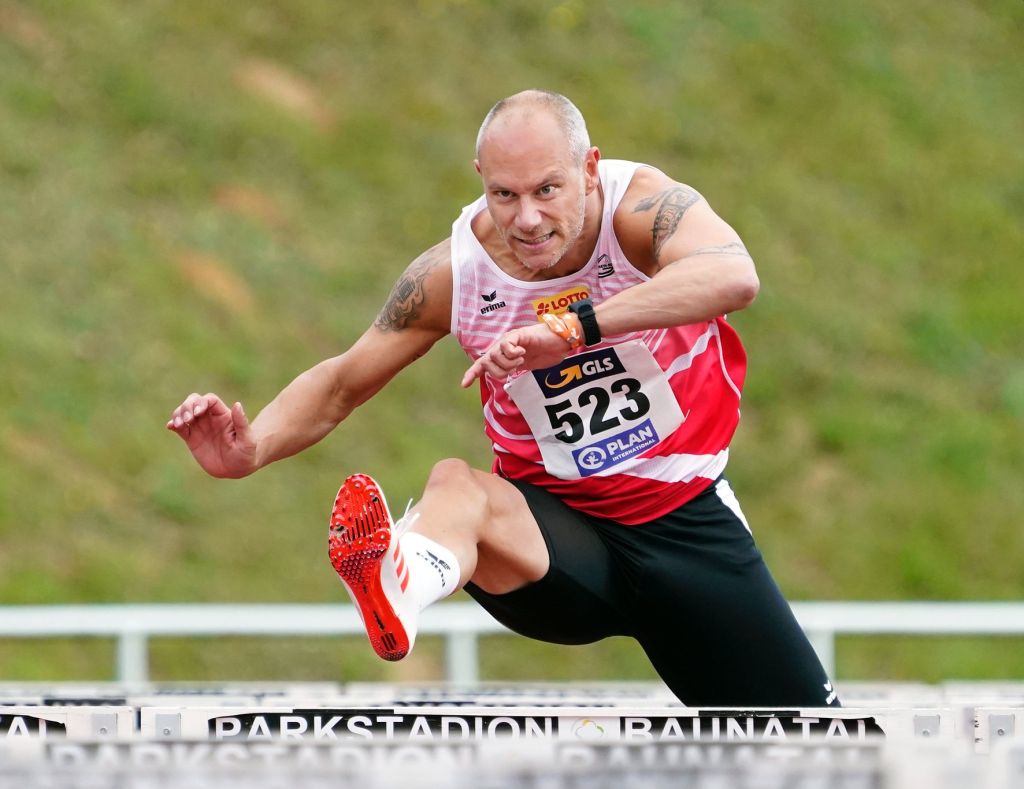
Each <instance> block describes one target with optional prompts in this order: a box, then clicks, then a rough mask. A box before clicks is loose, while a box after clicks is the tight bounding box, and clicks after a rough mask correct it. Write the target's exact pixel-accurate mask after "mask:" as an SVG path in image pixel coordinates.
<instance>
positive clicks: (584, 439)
mask: <svg viewBox="0 0 1024 789" xmlns="http://www.w3.org/2000/svg"><path fill="white" fill-rule="evenodd" d="M505 391H506V392H507V393H508V395H509V397H510V398H511V399H512V401H513V402H514V403H515V404H516V406H517V407H518V408H519V410H520V412H522V414H523V417H524V418H525V419H526V422H527V424H529V425H530V430H531V432H532V433H533V435H534V438H536V439H537V444H538V446H539V447H540V452H541V456H542V457H543V459H544V468H545V469H547V472H548V473H549V474H551V475H552V476H554V477H558V478H559V479H580V478H582V477H589V476H593V475H594V474H602V473H608V472H613V471H614V470H615V468H616V467H617V466H619V465H621V464H622V463H624V462H626V461H627V460H629V459H630V458H633V457H636V456H637V455H639V454H641V453H643V452H646V451H647V450H648V449H650V448H651V447H653V446H656V445H657V444H659V443H661V441H662V440H663V439H664V438H665V437H667V436H668V435H670V434H671V433H672V432H673V431H674V430H675V429H676V428H677V427H679V426H680V425H681V424H682V423H683V419H684V417H683V412H682V410H681V409H680V408H679V403H678V402H677V401H676V398H675V396H674V395H673V394H672V389H671V387H669V385H668V379H667V378H666V376H665V372H664V371H663V370H662V369H661V368H660V367H659V366H658V363H657V362H656V361H655V360H654V357H653V356H652V355H651V352H650V350H649V349H648V348H647V346H646V345H644V344H643V342H641V341H640V340H632V341H630V342H626V343H623V344H621V345H615V346H611V347H607V348H598V349H596V350H593V351H586V352H584V353H580V354H577V355H575V356H570V357H568V358H567V359H563V360H562V361H561V362H559V363H558V364H557V365H555V366H554V367H548V368H547V369H544V370H532V371H530V372H529V373H526V374H524V375H520V376H518V377H517V378H515V379H514V380H512V381H510V382H508V383H506V384H505Z"/></svg>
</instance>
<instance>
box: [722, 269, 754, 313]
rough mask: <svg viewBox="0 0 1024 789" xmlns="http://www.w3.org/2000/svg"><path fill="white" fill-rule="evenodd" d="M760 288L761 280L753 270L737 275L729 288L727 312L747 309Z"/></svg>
mask: <svg viewBox="0 0 1024 789" xmlns="http://www.w3.org/2000/svg"><path fill="white" fill-rule="evenodd" d="M760 290H761V281H760V280H759V279H758V278H757V274H756V273H755V272H754V271H753V270H751V271H749V272H746V273H745V274H744V275H743V276H740V277H737V278H736V280H735V281H734V282H733V283H732V287H730V289H729V298H728V302H729V308H728V309H727V310H726V312H738V311H739V310H743V309H746V308H747V307H749V306H750V305H751V304H753V303H754V299H756V298H757V294H758V291H760Z"/></svg>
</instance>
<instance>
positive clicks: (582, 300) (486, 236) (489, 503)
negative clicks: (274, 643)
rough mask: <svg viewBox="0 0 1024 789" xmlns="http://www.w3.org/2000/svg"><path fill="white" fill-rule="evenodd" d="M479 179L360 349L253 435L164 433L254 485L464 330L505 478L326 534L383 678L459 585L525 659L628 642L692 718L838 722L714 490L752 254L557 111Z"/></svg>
mask: <svg viewBox="0 0 1024 789" xmlns="http://www.w3.org/2000/svg"><path fill="white" fill-rule="evenodd" d="M476 156H477V158H476V162H475V165H476V169H477V172H478V173H479V174H480V176H481V179H482V182H483V188H484V195H483V196H482V197H481V198H480V199H479V200H477V201H476V202H475V203H473V204H472V205H470V206H467V207H466V208H465V209H464V210H463V212H462V215H461V216H460V217H459V218H458V219H457V220H456V222H455V223H454V225H453V229H452V235H451V237H450V238H448V239H446V240H444V241H442V242H441V243H439V244H437V245H436V246H434V247H433V248H431V249H429V250H427V251H426V252H424V253H423V254H422V255H421V256H420V257H419V258H417V259H416V260H415V261H414V262H413V263H412V264H411V265H410V266H409V267H408V268H407V269H406V271H405V273H404V274H403V275H402V277H401V278H400V279H399V281H398V283H397V284H396V286H395V288H394V289H393V291H392V293H391V295H390V297H389V299H388V301H387V303H386V304H385V306H384V308H383V309H382V310H381V312H380V314H379V315H378V316H377V319H376V320H375V322H374V324H373V326H371V327H370V328H369V329H368V330H367V331H366V333H365V334H363V336H362V337H361V338H360V339H359V340H358V341H357V342H356V343H355V344H354V345H353V346H352V347H351V348H350V349H349V350H347V351H346V352H345V353H343V354H341V355H340V356H337V357H335V358H332V359H328V360H326V361H324V362H322V363H320V364H319V365H317V366H315V367H313V368H312V369H310V370H308V371H307V372H305V373H303V374H302V375H300V376H299V377H298V378H296V379H295V381H293V382H292V383H291V384H289V385H288V386H287V387H286V388H285V389H284V390H283V391H282V392H281V393H280V394H279V395H278V396H277V397H276V398H275V399H274V400H273V401H272V402H271V403H270V404H269V405H268V406H267V407H266V408H265V409H264V410H263V411H262V412H261V413H260V414H259V416H258V417H257V418H256V419H255V420H254V421H253V422H252V423H251V424H250V423H249V422H248V420H247V418H246V416H245V414H244V412H243V410H242V407H241V405H240V404H239V403H235V404H234V406H233V407H231V408H228V406H227V405H225V404H224V403H223V402H222V401H221V400H220V398H218V397H217V396H216V395H213V394H208V395H205V396H200V395H198V394H193V395H190V396H189V397H188V398H186V400H185V401H184V402H183V403H182V404H181V405H180V406H179V407H178V408H177V409H176V410H175V412H174V413H173V415H172V417H171V420H170V421H169V422H168V428H169V429H171V430H173V431H175V432H177V433H178V434H179V435H180V436H181V437H182V438H183V439H184V440H185V442H186V443H187V444H188V447H189V449H190V450H191V451H192V453H193V455H194V456H195V459H196V460H197V461H198V462H199V464H200V465H201V466H202V467H203V468H204V469H206V471H208V472H209V473H210V474H212V475H214V476H217V477H242V476H245V475H247V474H250V473H252V472H253V471H256V470H257V469H259V468H261V467H263V466H265V465H267V464H268V463H271V462H273V461H276V460H280V459H281V458H284V457H288V456H289V455H292V454H295V453H296V452H300V451H301V450H303V449H305V448H306V447H308V446H310V445H311V444H314V443H315V442H317V441H319V440H320V439H321V438H323V437H324V436H326V435H327V434H328V433H329V432H330V431H331V430H333V429H334V428H335V427H336V426H337V425H338V424H339V423H340V422H341V421H342V420H343V419H345V418H346V417H348V415H349V414H350V413H351V412H352V410H353V409H354V408H355V407H356V406H358V405H360V404H361V403H363V402H365V401H366V400H368V399H369V398H370V397H372V396H373V395H374V394H376V393H377V392H378V391H379V390H380V389H381V388H382V387H383V386H384V385H385V384H387V382H388V381H389V380H390V379H391V378H392V377H393V376H394V375H395V374H396V373H398V372H399V371H400V370H401V369H402V368H404V367H405V366H406V365H408V364H410V363H411V362H412V361H413V360H415V359H417V358H418V357H420V356H422V355H423V354H425V353H426V352H427V351H428V350H429V349H430V348H431V346H433V344H434V343H435V342H437V341H438V340H439V339H441V338H442V337H444V336H445V335H446V334H449V333H452V334H454V335H455V338H456V339H457V340H458V342H459V343H460V344H461V345H462V347H463V348H464V349H465V350H466V352H467V353H468V354H469V356H470V358H471V359H472V360H473V361H472V364H471V366H470V367H469V369H468V370H467V371H466V373H465V375H464V377H463V379H462V386H464V387H466V386H470V385H471V384H472V383H473V382H474V381H479V382H480V383H479V385H480V390H481V397H482V401H483V411H484V420H485V431H486V433H487V435H488V437H489V438H490V439H491V441H492V442H493V446H494V451H495V462H494V468H493V471H492V472H484V471H479V470H474V469H471V468H470V467H469V466H468V465H467V464H466V463H464V462H462V461H460V460H453V459H448V460H442V461H441V462H439V463H438V464H437V465H436V466H434V468H433V470H432V471H431V473H430V476H429V479H428V481H427V485H426V488H425V490H424V492H423V496H422V498H421V499H420V501H419V502H418V503H417V504H416V505H415V507H413V508H412V509H411V510H410V511H409V512H408V513H407V514H406V516H405V517H403V518H402V519H401V520H400V521H399V523H398V524H395V523H393V522H392V520H391V516H390V514H389V512H388V509H387V505H386V503H385V499H384V495H383V493H382V492H381V491H380V489H379V487H378V486H377V484H376V483H375V482H374V481H373V480H372V479H371V478H370V477H367V476H365V475H359V474H357V475H354V476H352V477H350V478H349V479H347V480H346V481H345V484H344V485H342V488H341V490H340V491H339V493H338V497H337V500H336V501H335V505H334V509H333V511H332V514H331V529H330V534H329V547H330V558H331V561H332V564H333V565H334V567H335V570H336V571H337V572H338V574H339V576H340V577H341V579H342V581H343V582H344V583H345V586H346V588H347V589H348V591H349V594H350V595H351V597H352V599H353V601H354V602H355V604H356V605H357V607H358V609H359V611H360V614H361V615H362V617H363V621H364V624H365V625H366V629H367V635H368V636H369V638H370V641H371V644H372V645H373V647H374V649H375V650H376V651H377V653H378V654H379V655H381V656H382V657H384V658H387V659H399V658H401V657H403V656H404V655H405V654H407V653H408V651H409V650H410V649H412V647H413V644H414V641H415V635H416V620H417V616H418V614H419V611H420V610H422V608H424V607H425V606H426V605H429V604H430V603H431V602H433V601H435V600H437V599H439V598H441V597H444V596H447V595H449V594H451V593H452V592H454V591H455V590H456V589H459V588H463V587H465V588H466V590H467V591H468V592H469V594H470V595H472V596H473V597H474V598H475V599H476V600H477V601H479V602H480V603H481V604H482V605H483V606H484V607H485V608H487V610H489V611H491V612H492V613H493V614H494V615H495V617H496V618H498V619H499V620H500V621H502V622H503V623H505V624H506V625H508V626H509V627H510V628H511V629H513V630H515V631H517V632H520V633H522V634H525V635H527V636H530V637H533V638H538V639H542V640H545V641H551V642H556V643H564V644H577V643H589V642H593V641H596V640H598V639H601V638H604V637H606V636H610V635H629V636H633V637H634V638H636V639H637V640H638V641H639V643H640V644H641V645H642V647H643V648H644V650H645V651H646V652H647V654H648V656H649V657H650V659H651V661H652V663H653V665H654V667H655V669H656V670H657V671H658V673H659V674H660V675H661V677H662V678H663V679H664V680H665V681H666V683H667V684H668V685H669V687H670V688H671V689H672V690H673V692H674V693H676V695H678V696H679V698H680V699H681V700H682V701H683V702H684V703H687V704H690V705H705V706H706V705H721V706H733V705H743V706H755V705H760V706H774V705H790V706H792V705H802V706H821V705H824V704H827V703H834V702H835V694H834V693H832V692H831V686H830V685H829V682H828V678H827V677H826V676H825V672H824V671H823V670H822V667H821V664H820V663H819V662H818V659H817V657H816V656H815V654H814V652H813V650H812V649H811V647H810V645H809V643H808V642H807V639H806V638H805V637H804V635H803V633H802V631H801V630H800V627H799V626H798V624H797V622H796V620H795V619H794V617H793V615H792V613H791V611H790V609H789V607H788V605H787V604H786V602H785V601H784V600H783V598H782V596H781V595H780V593H779V591H778V589H777V588H776V586H775V584H774V582H773V581H772V579H771V577H770V575H769V573H768V571H767V569H766V567H765V565H764V562H763V560H762V558H761V555H760V553H759V552H758V550H757V548H756V546H755V545H754V542H753V539H752V537H751V534H750V531H749V528H748V527H747V523H746V520H745V519H744V517H743V514H742V512H741V510H740V508H739V504H738V502H737V501H736V498H735V496H734V495H733V493H732V491H731V489H730V488H729V485H728V483H727V482H726V480H725V479H724V478H723V477H722V473H723V470H724V468H725V464H726V459H727V457H728V446H729V441H730V439H731V438H732V435H733V432H734V431H735V428H736V424H737V422H738V418H739V411H738V408H739V398H740V389H741V387H742V384H743V378H744V374H745V370H746V357H745V354H744V351H743V348H742V346H741V345H740V342H739V339H738V338H737V336H736V334H735V332H734V331H733V330H732V329H731V327H730V326H729V325H728V323H727V322H726V320H725V315H726V314H727V313H729V312H732V311H734V310H739V309H742V308H744V307H746V306H747V305H748V304H750V303H751V301H752V300H753V299H754V297H755V295H756V293H757V290H758V286H759V285H758V279H757V275H756V273H755V270H754V264H753V261H752V260H751V258H750V256H749V254H748V253H747V250H746V249H745V248H744V246H743V244H742V242H741V241H740V239H739V236H738V235H737V234H736V233H735V231H733V229H732V228H731V227H729V225H727V224H726V223H725V222H724V221H722V220H721V219H720V218H719V217H718V216H717V215H716V214H715V213H714V212H713V211H712V210H711V208H710V207H709V206H708V204H707V202H706V201H705V200H704V199H703V198H702V197H701V196H700V195H699V194H698V193H697V192H695V191H694V190H693V189H691V188H689V187H687V186H684V185H683V184H681V183H678V182H676V181H674V180H672V179H671V178H669V177H668V176H666V175H665V174H663V173H661V172H659V171H658V170H657V169H655V168H653V167H649V166H645V165H637V164H633V163H629V162H622V161H610V162H609V161H602V160H601V157H600V153H599V151H598V149H597V148H595V147H592V146H591V145H590V140H589V137H588V135H587V130H586V125H585V123H584V121H583V118H582V116H581V115H580V113H579V111H578V110H577V109H576V107H575V106H574V105H573V104H572V103H571V102H570V101H569V100H568V99H566V98H564V97H563V96H560V95H557V94H552V93H547V92H543V91H526V92H523V93H520V94H517V95H515V96H512V97H509V98H508V99H505V100H503V101H501V102H499V103H498V104H497V105H495V107H494V108H493V109H492V110H491V112H490V113H489V114H488V115H487V117H486V118H485V120H484V122H483V124H482V126H481V128H480V133H479V136H478V139H477V151H476Z"/></svg>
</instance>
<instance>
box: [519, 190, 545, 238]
mask: <svg viewBox="0 0 1024 789" xmlns="http://www.w3.org/2000/svg"><path fill="white" fill-rule="evenodd" d="M540 223H541V218H540V209H539V208H538V207H537V204H536V203H535V202H533V201H532V200H530V199H529V198H528V197H523V198H521V199H520V200H519V205H518V207H517V208H516V230H519V231H521V232H523V233H532V232H533V231H534V230H536V229H537V228H538V227H539V226H540Z"/></svg>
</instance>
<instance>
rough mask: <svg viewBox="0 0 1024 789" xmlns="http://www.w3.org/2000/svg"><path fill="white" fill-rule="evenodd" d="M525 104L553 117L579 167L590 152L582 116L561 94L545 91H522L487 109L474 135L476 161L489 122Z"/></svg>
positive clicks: (588, 136) (588, 135)
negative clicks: (545, 111)
mask: <svg viewBox="0 0 1024 789" xmlns="http://www.w3.org/2000/svg"><path fill="white" fill-rule="evenodd" d="M525 105H533V106H535V107H541V108H543V109H545V110H547V111H548V112H550V113H551V114H552V116H554V118H555V120H556V121H557V122H558V125H559V127H561V129H562V132H563V133H564V134H565V139H566V141H567V142H568V143H569V152H570V154H571V155H572V157H573V159H574V160H575V161H576V162H578V163H580V164H582V162H583V159H584V158H585V157H586V155H587V151H589V150H590V134H589V133H588V132H587V123H586V121H585V120H583V113H581V112H580V111H579V109H577V107H576V105H575V104H573V103H572V102H571V101H569V99H567V98H566V97H565V96H563V95H562V94H561V93H553V92H552V91H548V90H524V91H523V92H522V93H516V94H515V95H513V96H508V97H506V98H504V99H502V100H501V101H499V102H498V103H497V104H495V105H494V106H493V107H491V110H490V112H488V113H487V115H486V117H485V118H484V122H483V123H481V124H480V131H479V132H478V133H477V135H476V158H477V159H479V158H480V146H481V145H482V144H483V141H484V137H485V136H486V134H487V129H488V128H489V127H490V125H491V123H493V122H494V120H495V119H496V118H497V117H498V116H499V115H501V114H502V113H503V112H505V111H506V110H511V109H514V108H516V107H519V106H525Z"/></svg>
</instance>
